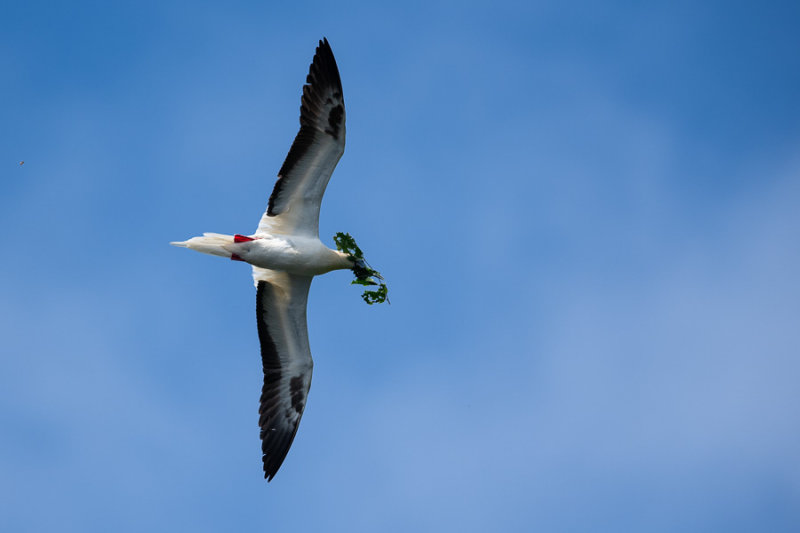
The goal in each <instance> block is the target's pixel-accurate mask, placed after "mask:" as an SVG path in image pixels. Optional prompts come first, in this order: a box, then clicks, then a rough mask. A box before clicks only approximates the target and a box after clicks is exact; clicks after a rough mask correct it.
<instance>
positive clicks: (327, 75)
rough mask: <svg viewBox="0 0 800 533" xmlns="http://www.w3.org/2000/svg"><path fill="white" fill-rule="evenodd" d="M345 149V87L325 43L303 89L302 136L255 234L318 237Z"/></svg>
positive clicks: (293, 149)
mask: <svg viewBox="0 0 800 533" xmlns="http://www.w3.org/2000/svg"><path fill="white" fill-rule="evenodd" d="M344 145H345V110H344V96H343V94H342V81H341V78H340V77H339V68H338V67H337V66H336V59H335V58H334V57H333V52H332V51H331V47H330V45H329V44H328V40H327V39H323V40H321V41H320V42H319V46H318V47H317V50H316V53H315V55H314V60H313V62H312V63H311V66H310V68H309V71H308V76H307V78H306V85H304V86H303V96H302V98H301V106H300V131H299V132H298V133H297V136H296V137H295V139H294V142H293V143H292V147H291V149H290V150H289V154H288V155H287V156H286V160H285V161H284V162H283V165H282V166H281V169H280V171H279V172H278V181H277V182H275V187H274V189H273V190H272V194H271V195H270V197H269V204H268V206H267V211H266V212H265V213H264V215H263V216H262V217H261V221H260V222H259V224H258V230H257V231H256V234H263V233H270V234H284V235H286V234H294V235H308V236H315V237H316V236H318V235H319V210H320V205H321V204H322V196H323V195H324V194H325V188H326V187H327V186H328V181H330V178H331V174H333V169H334V168H336V163H338V162H339V159H340V158H341V157H342V154H343V153H344Z"/></svg>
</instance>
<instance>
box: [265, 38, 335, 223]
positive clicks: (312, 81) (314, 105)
mask: <svg viewBox="0 0 800 533" xmlns="http://www.w3.org/2000/svg"><path fill="white" fill-rule="evenodd" d="M300 102H301V105H300V131H299V132H298V133H297V136H296V137H295V139H294V142H292V147H291V148H290V149H289V154H288V155H287V156H286V159H285V160H284V162H283V165H282V166H281V169H280V171H279V172H278V181H277V182H275V187H274V188H273V190H272V194H271V195H270V197H269V204H268V206H267V215H268V216H276V215H278V214H280V211H279V210H278V209H277V208H276V202H277V201H278V198H280V195H281V193H282V192H283V190H284V188H285V187H286V184H287V181H288V180H289V179H291V178H290V174H291V172H292V169H293V168H294V167H295V166H296V165H297V163H298V162H299V161H300V160H301V159H302V158H303V156H304V155H306V153H307V152H308V150H309V149H311V147H312V146H313V145H314V143H315V141H316V140H317V139H319V138H320V137H321V136H324V135H330V136H331V137H333V138H334V139H337V140H338V139H339V135H340V133H341V126H342V121H343V119H344V98H343V96H342V80H341V78H340V76H339V68H338V67H337V66H336V59H335V58H334V57H333V51H332V50H331V47H330V44H328V40H327V39H324V38H323V40H321V41H320V42H319V46H317V50H316V53H315V54H314V60H313V62H312V63H311V66H310V67H309V71H308V76H306V85H304V86H303V96H302V98H301V100H300Z"/></svg>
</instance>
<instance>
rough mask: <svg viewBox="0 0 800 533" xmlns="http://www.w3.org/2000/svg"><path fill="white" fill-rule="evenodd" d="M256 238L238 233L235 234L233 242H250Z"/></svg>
mask: <svg viewBox="0 0 800 533" xmlns="http://www.w3.org/2000/svg"><path fill="white" fill-rule="evenodd" d="M254 240H255V239H254V238H252V237H248V236H246V235H239V234H238V233H237V234H236V235H234V236H233V242H250V241H254Z"/></svg>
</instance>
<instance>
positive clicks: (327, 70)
mask: <svg viewBox="0 0 800 533" xmlns="http://www.w3.org/2000/svg"><path fill="white" fill-rule="evenodd" d="M306 83H307V84H308V85H311V86H317V87H318V88H320V89H321V88H323V87H331V88H332V89H335V90H336V91H337V92H338V93H339V95H340V97H341V93H342V79H341V76H340V75H339V66H338V65H337V64H336V58H335V57H334V56H333V50H332V49H331V45H330V43H329V42H328V39H327V38H325V37H323V38H322V39H321V40H320V41H319V45H318V46H317V49H316V51H315V53H314V59H313V61H312V62H311V66H310V67H309V68H308V76H307V77H306Z"/></svg>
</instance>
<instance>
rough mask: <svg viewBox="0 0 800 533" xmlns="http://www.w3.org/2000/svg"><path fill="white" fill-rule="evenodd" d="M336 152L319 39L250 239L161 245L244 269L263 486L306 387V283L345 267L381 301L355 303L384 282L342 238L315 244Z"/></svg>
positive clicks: (331, 66) (329, 81) (337, 92)
mask: <svg viewBox="0 0 800 533" xmlns="http://www.w3.org/2000/svg"><path fill="white" fill-rule="evenodd" d="M344 147H345V106H344V96H343V93H342V82H341V78H340V75H339V68H338V66H337V65H336V59H335V58H334V56H333V51H332V50H331V47H330V44H329V43H328V40H327V38H323V39H321V40H320V41H319V45H318V46H317V48H316V51H315V54H314V58H313V61H312V63H311V66H310V67H309V72H308V76H307V77H306V83H305V85H304V86H303V94H302V98H301V106H300V131H299V132H298V133H297V136H296V137H295V139H294V142H292V145H291V148H290V149H289V153H288V155H287V156H286V159H285V160H284V162H283V165H282V166H281V168H280V170H279V171H278V179H277V181H276V182H275V185H274V188H273V190H272V194H271V195H270V197H269V201H268V203H267V209H266V212H265V213H264V214H263V216H262V217H261V220H260V222H259V224H258V228H257V229H256V231H255V233H253V234H250V235H244V234H235V235H224V234H219V233H204V234H203V235H202V236H200V237H192V238H191V239H189V240H186V241H181V242H172V243H170V244H172V245H175V246H180V247H184V248H189V249H191V250H195V251H198V252H202V253H206V254H211V255H217V256H222V257H227V258H230V259H232V260H234V261H243V262H245V263H249V264H250V265H251V266H252V270H253V281H254V283H255V287H256V323H257V325H258V338H259V341H260V345H261V361H262V367H263V372H264V385H263V387H262V389H261V399H260V405H259V420H258V424H259V428H260V438H261V452H262V462H263V470H264V478H265V479H266V480H267V481H268V482H269V481H272V479H273V478H274V477H275V474H276V473H277V472H278V469H279V468H280V467H281V465H282V464H283V461H284V459H285V458H286V455H287V453H288V452H289V448H290V447H291V445H292V442H293V441H294V438H295V435H296V434H297V428H298V426H299V424H300V418H301V417H302V415H303V410H304V409H305V406H306V401H307V398H308V392H309V389H310V387H311V373H312V369H313V366H314V362H313V360H312V358H311V349H310V346H309V340H308V325H307V321H306V307H307V302H308V291H309V287H310V286H311V280H312V279H313V278H314V276H319V275H321V274H325V273H327V272H331V271H333V270H343V269H350V270H352V271H353V273H354V275H355V280H354V281H353V283H358V284H361V285H379V286H380V289H379V291H382V294H378V296H375V297H372V300H373V301H370V299H369V298H368V297H367V296H366V295H367V293H366V292H365V295H363V296H362V297H363V298H364V299H365V301H367V303H375V302H382V301H383V300H384V299H385V293H386V289H385V284H384V283H383V282H382V279H383V278H382V277H381V276H380V274H379V273H378V272H377V271H375V270H373V269H372V268H371V267H370V266H369V265H368V264H367V263H366V261H365V260H364V258H363V253H362V252H361V250H360V249H359V248H358V246H357V245H355V241H354V240H352V238H351V237H350V235H349V234H341V233H337V236H336V237H335V240H336V243H337V250H333V249H331V248H329V247H327V246H325V245H324V244H323V243H322V241H321V240H320V238H319V211H320V205H321V202H322V196H323V195H324V193H325V189H326V187H327V185H328V181H329V180H330V177H331V174H332V173H333V170H334V168H335V167H336V164H337V163H338V161H339V159H340V158H341V157H342V154H343V153H344ZM342 239H344V240H342ZM368 292H369V291H368ZM372 292H373V293H374V294H377V293H375V291H372Z"/></svg>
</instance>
